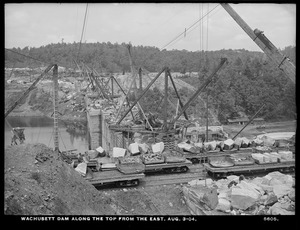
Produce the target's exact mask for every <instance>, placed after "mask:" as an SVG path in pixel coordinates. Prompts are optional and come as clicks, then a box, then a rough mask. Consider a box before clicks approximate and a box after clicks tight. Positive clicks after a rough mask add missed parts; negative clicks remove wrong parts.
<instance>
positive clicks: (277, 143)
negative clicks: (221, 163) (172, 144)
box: [178, 135, 295, 153]
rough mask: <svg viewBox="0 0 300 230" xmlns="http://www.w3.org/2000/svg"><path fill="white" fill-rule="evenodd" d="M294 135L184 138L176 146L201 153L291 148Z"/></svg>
mask: <svg viewBox="0 0 300 230" xmlns="http://www.w3.org/2000/svg"><path fill="white" fill-rule="evenodd" d="M294 139H295V138H294V136H293V137H291V138H289V139H286V140H285V139H283V140H276V139H274V138H272V137H268V136H266V135H262V136H259V137H256V138H254V139H252V140H250V139H248V138H246V137H240V138H236V139H235V140H232V139H230V138H229V139H227V140H225V141H216V140H214V141H210V142H201V141H200V140H197V142H193V141H192V140H189V139H187V140H185V141H182V142H180V143H178V147H179V148H181V149H183V150H185V151H188V152H192V153H201V152H203V151H217V150H219V151H223V150H233V149H236V150H242V149H246V148H256V150H258V151H265V152H266V151H271V150H272V148H285V149H290V148H291V149H293V147H294V146H295V140H294Z"/></svg>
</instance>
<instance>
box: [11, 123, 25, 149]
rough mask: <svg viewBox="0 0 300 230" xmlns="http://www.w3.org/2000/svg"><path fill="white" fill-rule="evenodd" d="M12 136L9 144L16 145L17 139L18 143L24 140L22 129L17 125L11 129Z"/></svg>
mask: <svg viewBox="0 0 300 230" xmlns="http://www.w3.org/2000/svg"><path fill="white" fill-rule="evenodd" d="M11 132H12V138H11V145H17V144H18V143H17V139H19V141H20V144H23V143H24V141H25V135H24V129H23V128H20V127H17V128H13V129H12V131H11Z"/></svg>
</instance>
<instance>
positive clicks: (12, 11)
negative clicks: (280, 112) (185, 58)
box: [5, 3, 296, 51]
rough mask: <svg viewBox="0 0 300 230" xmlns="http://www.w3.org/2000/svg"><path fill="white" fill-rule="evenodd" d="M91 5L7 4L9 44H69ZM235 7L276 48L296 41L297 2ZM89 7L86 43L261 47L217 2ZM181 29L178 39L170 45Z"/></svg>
mask: <svg viewBox="0 0 300 230" xmlns="http://www.w3.org/2000/svg"><path fill="white" fill-rule="evenodd" d="M86 6H87V4H86V3H83V4H56V3H31V4H29V3H22V4H6V5H5V47H6V48H12V47H20V48H24V47H25V46H29V47H40V46H42V45H47V44H50V43H58V42H62V39H64V42H66V43H73V42H74V41H75V42H79V41H80V39H81V33H82V28H83V22H84V16H85V11H86ZM216 6H217V7H216ZM231 6H232V7H233V9H234V10H235V11H236V12H237V13H238V14H239V15H240V16H241V17H242V19H244V21H245V22H246V23H247V24H248V25H249V26H250V27H251V28H252V29H253V30H254V29H256V28H258V29H260V30H262V31H264V34H265V35H266V36H267V37H268V38H269V40H270V41H271V42H272V43H273V44H274V45H275V46H276V47H278V48H284V47H286V46H290V45H292V46H295V45H296V4H231ZM215 7H216V8H215ZM87 9H88V10H87V16H86V26H85V31H84V36H83V39H82V42H85V41H86V42H108V41H109V42H111V43H119V44H121V43H122V42H125V43H128V42H131V43H132V45H133V46H138V45H143V46H155V47H157V48H159V49H162V48H166V49H167V50H172V49H179V50H182V49H186V50H188V51H198V50H200V49H203V50H220V49H246V50H250V51H261V50H260V49H259V48H258V46H257V45H256V44H255V43H254V42H253V41H252V40H251V39H250V38H249V37H248V35H247V34H246V33H245V32H244V31H243V30H242V29H241V28H240V27H239V26H238V25H237V23H236V22H235V21H234V20H233V19H232V18H231V17H230V16H229V14H228V13H227V12H226V11H225V10H224V9H223V8H222V6H220V5H219V4H216V3H209V4H208V3H203V4H200V3H198V4H196V3H180V4H175V3H127V4H116V3H106V4H104V3H98V4H97V3H95V4H93V3H90V4H88V8H87ZM210 11H211V12H210ZM208 12H210V13H209V14H208V17H207V16H205V15H206V14H207V13H208ZM203 16H205V17H203ZM201 17H203V20H200V18H201ZM199 20H200V22H199V23H196V22H197V21H199ZM193 24H195V26H192V25H193ZM191 26H192V27H191ZM190 27H191V28H190ZM189 28H190V29H189ZM185 29H186V33H184V31H185ZM181 33H183V34H182V36H180V37H178V40H175V41H174V42H173V43H170V44H169V45H168V46H166V45H167V44H168V43H169V42H171V41H172V40H173V39H175V38H176V37H177V36H178V35H179V34H181ZM165 46H166V47H165Z"/></svg>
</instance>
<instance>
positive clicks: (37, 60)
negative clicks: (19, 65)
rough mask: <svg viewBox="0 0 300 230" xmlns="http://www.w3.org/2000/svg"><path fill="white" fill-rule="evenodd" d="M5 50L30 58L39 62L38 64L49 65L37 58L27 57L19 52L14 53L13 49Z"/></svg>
mask: <svg viewBox="0 0 300 230" xmlns="http://www.w3.org/2000/svg"><path fill="white" fill-rule="evenodd" d="M5 50H7V51H10V52H12V53H16V54H19V55H21V56H24V57H27V58H30V59H32V60H35V61H38V62H40V63H43V64H46V65H49V63H46V62H43V61H41V60H38V59H36V58H34V57H31V56H28V55H25V54H21V53H19V52H17V51H14V50H12V49H8V48H5Z"/></svg>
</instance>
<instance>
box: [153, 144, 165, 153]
mask: <svg viewBox="0 0 300 230" xmlns="http://www.w3.org/2000/svg"><path fill="white" fill-rule="evenodd" d="M151 147H152V151H153V153H162V151H163V150H164V143H163V142H159V143H156V144H154V145H152V146H151Z"/></svg>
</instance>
